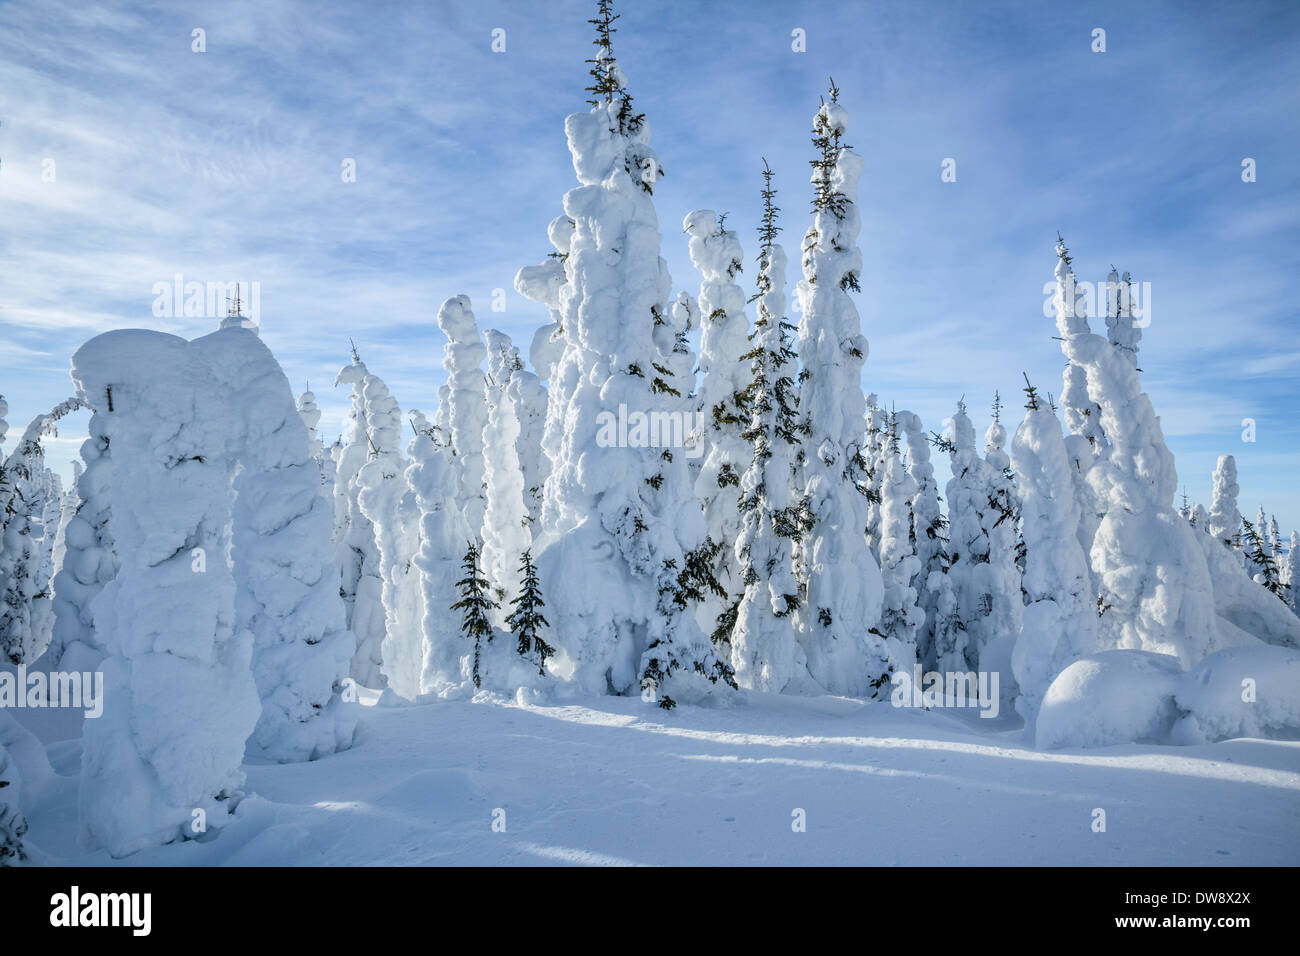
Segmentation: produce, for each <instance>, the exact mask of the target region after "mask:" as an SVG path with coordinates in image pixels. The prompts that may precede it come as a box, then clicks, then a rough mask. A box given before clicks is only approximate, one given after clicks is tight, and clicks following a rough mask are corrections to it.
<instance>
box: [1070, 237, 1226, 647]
mask: <svg viewBox="0 0 1300 956" xmlns="http://www.w3.org/2000/svg"><path fill="white" fill-rule="evenodd" d="M1057 256H1058V260H1057V266H1056V279H1057V294H1056V296H1055V307H1056V311H1057V328H1058V330H1065V331H1066V332H1068V334H1062V335H1061V348H1062V351H1063V352H1064V353H1065V356H1066V358H1067V359H1069V360H1070V361H1071V362H1072V363H1074V364H1076V365H1078V366H1079V367H1080V368H1082V369H1083V370H1084V372H1085V374H1086V376H1087V383H1088V396H1089V398H1091V399H1092V401H1094V402H1096V403H1097V405H1098V406H1099V407H1100V409H1101V425H1102V428H1103V429H1104V430H1105V433H1106V436H1107V437H1108V439H1109V440H1110V453H1109V455H1108V456H1106V457H1105V458H1103V459H1100V460H1099V461H1098V462H1097V463H1096V464H1095V465H1094V466H1093V468H1092V470H1091V471H1090V472H1089V475H1088V479H1089V482H1090V483H1091V485H1092V487H1093V489H1094V490H1095V491H1096V493H1097V496H1098V499H1099V501H1100V502H1101V503H1102V506H1103V510H1104V512H1105V516H1104V517H1103V518H1102V520H1101V523H1100V525H1099V526H1098V528H1097V534H1096V537H1095V538H1094V540H1093V544H1092V553H1091V560H1092V566H1093V569H1094V570H1095V571H1096V572H1097V574H1098V577H1099V580H1100V586H1101V595H1100V605H1099V609H1100V610H1101V612H1102V613H1103V615H1105V616H1106V617H1108V618H1109V621H1107V622H1106V623H1107V624H1109V625H1110V626H1111V627H1112V628H1114V629H1115V632H1116V633H1117V634H1118V635H1119V641H1118V643H1119V646H1120V647H1125V648H1133V649H1137V650H1145V651H1153V652H1155V653H1161V654H1172V655H1174V656H1176V657H1178V658H1179V660H1181V661H1182V663H1183V665H1184V666H1191V665H1193V664H1195V663H1196V662H1197V661H1199V660H1200V659H1201V658H1202V657H1204V656H1205V655H1206V654H1207V653H1209V652H1210V651H1213V650H1214V649H1215V641H1216V631H1215V621H1214V598H1213V593H1214V592H1213V588H1212V582H1211V579H1210V573H1209V570H1208V568H1207V567H1206V561H1205V556H1204V553H1203V552H1202V550H1201V548H1200V547H1199V545H1198V543H1197V541H1196V535H1195V534H1194V532H1193V530H1192V528H1191V527H1190V526H1189V525H1188V523H1187V522H1186V521H1184V520H1183V519H1182V518H1181V517H1179V515H1178V513H1177V512H1176V511H1175V510H1174V507H1173V498H1174V493H1175V491H1177V488H1178V474H1177V472H1176V471H1175V470H1174V459H1173V455H1172V454H1171V453H1170V451H1169V448H1168V447H1167V446H1166V445H1165V440H1164V435H1163V433H1162V431H1161V428H1160V420H1159V419H1158V418H1157V417H1156V414H1155V410H1154V409H1153V408H1152V407H1151V400H1150V398H1148V397H1147V395H1146V393H1145V392H1143V391H1142V388H1141V383H1140V381H1139V379H1138V371H1137V368H1136V367H1135V366H1134V364H1133V363H1132V362H1131V361H1129V358H1128V356H1127V355H1125V354H1122V353H1121V350H1119V349H1117V348H1116V347H1115V346H1114V345H1113V344H1111V343H1110V342H1109V341H1108V340H1107V339H1105V338H1103V337H1101V336H1100V335H1094V334H1092V333H1091V332H1090V331H1088V321H1087V318H1086V317H1085V316H1081V315H1077V314H1075V315H1068V316H1067V315H1065V314H1064V313H1065V312H1066V311H1067V310H1068V309H1071V308H1073V306H1071V305H1070V303H1069V301H1068V294H1067V290H1069V289H1071V288H1073V287H1074V276H1073V272H1072V270H1071V269H1070V265H1069V262H1068V258H1069V257H1068V254H1067V252H1066V250H1065V245H1064V243H1061V244H1059V245H1058V246H1057Z"/></svg>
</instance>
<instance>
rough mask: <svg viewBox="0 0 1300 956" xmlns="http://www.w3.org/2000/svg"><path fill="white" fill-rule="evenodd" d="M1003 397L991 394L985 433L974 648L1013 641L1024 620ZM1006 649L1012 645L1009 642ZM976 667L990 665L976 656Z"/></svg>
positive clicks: (1016, 505) (1017, 503)
mask: <svg viewBox="0 0 1300 956" xmlns="http://www.w3.org/2000/svg"><path fill="white" fill-rule="evenodd" d="M1000 412H1001V399H1000V398H999V397H998V396H997V395H996V394H995V395H994V405H993V421H992V422H991V423H990V424H989V427H988V431H987V432H986V433H985V435H984V442H985V444H984V469H983V473H984V478H985V481H986V482H987V485H986V488H985V492H986V493H985V507H984V509H983V510H982V511H981V514H980V520H981V522H982V524H983V530H984V537H985V539H986V540H987V542H988V560H987V561H986V562H985V563H984V564H983V566H982V567H979V568H976V569H975V583H976V587H975V588H974V590H973V592H972V596H975V595H978V597H977V600H978V602H979V606H978V608H977V609H976V611H975V613H974V615H973V616H972V617H971V618H970V619H969V620H968V621H967V627H968V628H969V629H970V631H971V635H972V641H971V646H972V648H973V649H978V651H980V652H983V651H984V649H985V648H987V647H988V646H989V645H990V644H991V643H993V642H994V641H1005V642H1010V641H1014V640H1015V637H1016V635H1018V634H1019V633H1020V628H1021V625H1022V623H1023V613H1024V606H1025V602H1024V597H1023V594H1022V591H1021V573H1020V568H1019V567H1018V566H1017V563H1016V547H1017V540H1018V535H1019V524H1020V500H1019V495H1018V493H1017V491H1016V487H1015V481H1014V478H1013V475H1012V473H1011V459H1010V457H1009V456H1008V455H1007V453H1006V451H1005V450H1004V449H1005V447H1006V443H1007V430H1006V429H1005V428H1004V427H1003V426H1002V422H1001V420H1000V418H1001V415H1000ZM1006 651H1007V653H1008V654H1009V653H1010V651H1011V647H1010V645H1009V644H1008V645H1007V646H1006ZM974 663H975V664H976V665H977V666H978V667H979V669H980V670H989V669H990V668H988V667H986V666H984V665H983V664H980V663H979V658H978V657H977V658H976V660H975V662H974Z"/></svg>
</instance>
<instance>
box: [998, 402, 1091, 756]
mask: <svg viewBox="0 0 1300 956" xmlns="http://www.w3.org/2000/svg"><path fill="white" fill-rule="evenodd" d="M1027 391H1028V395H1029V401H1028V403H1027V404H1026V405H1025V408H1026V411H1025V418H1024V421H1022V422H1021V423H1020V427H1019V428H1017V429H1016V434H1015V437H1014V439H1013V440H1012V442H1011V463H1012V465H1013V466H1014V468H1015V472H1016V479H1017V481H1018V483H1019V490H1020V495H1021V512H1022V515H1023V519H1024V520H1023V527H1024V538H1025V578H1024V587H1025V592H1026V595H1027V601H1028V605H1027V606H1026V607H1025V609H1024V627H1023V629H1022V631H1021V633H1020V637H1019V639H1018V640H1017V641H1016V644H1015V648H1014V650H1013V651H1012V655H1011V667H1012V671H1013V673H1014V674H1015V678H1016V683H1017V685H1018V686H1019V689H1020V696H1019V697H1018V698H1017V700H1016V710H1017V712H1018V713H1019V714H1020V715H1021V716H1022V717H1023V718H1024V720H1025V724H1026V726H1027V727H1028V728H1029V739H1031V740H1032V739H1033V722H1034V720H1035V718H1036V717H1037V715H1038V706H1039V704H1040V703H1041V701H1042V698H1043V694H1044V693H1046V691H1047V688H1048V686H1049V685H1050V684H1051V682H1052V680H1053V679H1054V678H1055V677H1056V675H1057V674H1059V673H1060V672H1061V671H1062V670H1064V669H1065V668H1066V667H1067V666H1068V665H1069V664H1071V663H1072V662H1073V661H1075V660H1077V659H1078V658H1080V657H1083V656H1086V655H1088V654H1091V653H1094V652H1095V651H1097V650H1100V649H1101V648H1100V647H1099V646H1098V640H1099V635H1098V627H1097V612H1096V608H1095V606H1094V605H1095V599H1094V596H1093V594H1092V585H1091V582H1090V578H1089V574H1088V556H1087V554H1086V553H1085V552H1084V550H1083V547H1082V546H1081V545H1080V543H1079V537H1078V524H1079V520H1080V513H1079V502H1078V499H1077V498H1076V497H1075V495H1074V494H1073V491H1072V487H1071V485H1072V482H1073V477H1072V476H1071V473H1070V472H1071V469H1072V468H1073V464H1072V462H1071V461H1070V456H1069V452H1068V451H1067V449H1066V443H1065V439H1064V437H1063V436H1062V434H1061V425H1060V423H1059V422H1058V421H1057V419H1056V415H1055V414H1053V413H1052V410H1051V409H1050V408H1049V407H1048V405H1047V403H1046V402H1044V401H1043V400H1041V399H1040V398H1038V397H1037V396H1036V394H1035V393H1034V390H1033V386H1029V388H1028V389H1027Z"/></svg>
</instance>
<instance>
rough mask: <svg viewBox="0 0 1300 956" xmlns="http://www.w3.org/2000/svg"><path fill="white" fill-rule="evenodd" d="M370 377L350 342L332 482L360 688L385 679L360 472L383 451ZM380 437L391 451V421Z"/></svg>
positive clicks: (380, 587) (375, 547)
mask: <svg viewBox="0 0 1300 956" xmlns="http://www.w3.org/2000/svg"><path fill="white" fill-rule="evenodd" d="M373 381H377V379H376V377H375V376H374V375H372V374H371V373H370V371H369V370H368V369H367V368H366V365H365V363H364V362H362V361H361V357H360V356H359V355H358V354H357V351H356V348H355V346H354V347H353V350H352V362H351V364H349V365H345V366H343V368H342V369H341V370H340V371H339V374H338V376H337V377H336V378H335V380H334V384H335V385H336V386H337V385H351V386H352V411H351V415H350V417H349V423H348V431H347V435H346V443H345V445H344V447H343V451H342V453H341V454H340V456H339V462H338V468H337V471H336V475H335V484H334V496H335V501H336V503H337V505H338V507H336V509H335V515H336V518H340V520H341V523H342V536H341V537H340V538H339V540H338V541H337V543H336V545H335V548H336V554H337V558H336V560H337V561H338V564H339V577H340V587H339V593H340V594H341V595H342V597H343V602H344V607H345V608H346V612H347V624H348V628H349V629H350V630H351V631H352V633H353V634H354V635H355V637H356V651H355V653H354V654H353V657H352V666H351V674H352V677H353V679H354V680H356V681H357V682H358V683H360V684H361V685H362V686H364V687H374V688H383V687H385V686H387V680H386V678H385V677H384V673H383V669H382V664H383V643H384V634H385V626H386V622H385V611H384V602H383V591H384V583H383V577H382V574H381V571H380V564H381V558H380V554H379V543H378V541H377V538H376V531H375V526H374V523H373V522H372V521H371V520H370V518H368V517H366V514H365V512H364V510H363V509H362V507H361V497H360V496H361V489H362V488H363V487H364V485H363V482H362V479H361V471H362V469H363V468H365V466H366V463H367V462H369V461H370V459H371V457H372V456H378V455H380V454H381V453H382V451H381V445H380V444H377V443H376V440H375V436H374V435H372V432H376V430H377V429H376V426H375V425H374V424H373V423H372V422H371V421H370V412H371V407H372V402H371V399H372V398H373V399H374V401H375V402H380V400H381V399H382V397H383V392H386V389H384V390H383V391H382V392H381V391H380V390H379V389H377V388H375V387H374V386H373ZM379 384H380V385H381V386H382V384H383V383H382V382H380V383H379ZM398 427H400V420H399V426H398ZM379 437H380V440H381V441H382V442H383V443H384V444H383V446H382V447H383V448H388V449H390V450H391V448H392V445H393V443H394V442H395V441H396V440H397V435H396V434H394V431H393V425H392V423H391V422H389V423H384V424H382V435H380V436H379Z"/></svg>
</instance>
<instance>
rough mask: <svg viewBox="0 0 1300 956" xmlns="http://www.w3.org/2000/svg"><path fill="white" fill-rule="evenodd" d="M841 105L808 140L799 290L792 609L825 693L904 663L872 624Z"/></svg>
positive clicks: (857, 268) (851, 204)
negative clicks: (800, 599)
mask: <svg viewBox="0 0 1300 956" xmlns="http://www.w3.org/2000/svg"><path fill="white" fill-rule="evenodd" d="M846 124H847V113H846V112H845V111H844V109H843V108H842V107H839V106H838V105H837V104H834V103H824V104H823V105H822V107H821V109H820V110H819V111H818V114H817V117H816V119H815V120H814V136H815V142H820V141H825V147H824V148H822V147H821V146H819V148H822V155H823V159H824V161H826V162H828V163H829V164H830V165H829V168H819V169H815V171H814V173H813V178H812V182H813V184H814V185H815V186H816V187H817V196H818V200H817V202H818V209H817V212H816V214H815V215H814V219H813V225H812V227H811V228H810V229H809V230H808V232H807V234H806V235H805V237H804V241H803V276H804V277H803V280H802V281H801V282H800V283H799V285H798V296H799V301H800V304H801V305H802V309H803V317H802V320H801V321H800V324H799V359H800V362H801V363H802V365H803V371H804V375H805V380H804V382H803V387H802V389H801V391H800V399H799V409H800V416H801V418H802V420H803V422H804V424H805V425H806V427H807V429H808V432H807V438H806V444H805V447H806V448H807V458H806V461H805V465H804V469H803V471H804V475H803V478H804V486H803V487H804V493H805V494H806V495H807V497H808V509H809V512H810V514H811V518H812V522H813V526H812V528H811V530H810V531H809V532H808V538H807V540H806V543H805V545H804V549H805V552H806V556H805V561H804V565H805V572H804V573H805V575H806V585H807V603H806V605H805V606H803V607H801V608H800V610H799V612H798V613H799V622H800V631H801V640H802V641H803V645H804V650H805V652H806V654H807V658H808V669H809V671H810V672H811V674H812V676H813V678H814V679H816V680H817V682H818V683H819V684H821V685H822V686H823V687H824V688H825V689H826V690H828V691H830V692H831V693H839V694H857V695H868V696H869V695H872V694H875V693H882V692H887V691H888V687H887V682H888V675H889V673H890V671H891V670H894V669H899V668H902V667H910V666H911V664H912V662H911V661H910V660H906V659H905V656H904V648H903V647H902V646H901V645H898V646H890V644H889V643H888V642H886V641H885V640H883V639H881V638H879V637H878V636H876V635H874V634H872V633H870V629H871V628H873V627H875V625H876V623H877V622H878V621H879V619H880V611H881V604H882V600H883V595H884V585H883V583H882V581H881V577H880V568H879V566H878V565H877V564H876V561H875V559H874V558H873V557H872V556H871V551H870V549H869V548H868V547H867V542H866V537H865V535H864V529H865V528H866V512H867V508H866V505H867V501H866V498H865V497H863V495H862V494H861V493H860V492H859V490H858V487H857V482H858V480H859V479H860V478H861V477H863V476H864V472H865V468H864V467H863V462H862V454H861V448H862V422H863V419H864V415H865V412H866V400H865V397H864V396H863V393H862V366H863V363H864V362H865V361H866V359H867V340H866V337H865V336H864V335H862V331H861V324H860V321H859V318H858V310H857V308H856V307H855V306H854V304H853V301H852V299H850V298H849V294H848V290H849V289H850V288H856V287H857V284H858V276H859V275H860V274H861V272H862V253H861V250H859V248H858V246H857V243H856V239H857V236H858V232H859V230H860V228H861V221H860V218H859V214H858V207H857V202H856V200H857V190H858V178H859V177H860V176H861V174H862V166H863V162H862V158H861V157H860V156H858V155H857V154H856V153H854V152H853V151H852V150H851V149H849V148H847V147H843V148H836V143H837V142H838V135H840V134H842V133H843V131H844V129H845V127H846Z"/></svg>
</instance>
